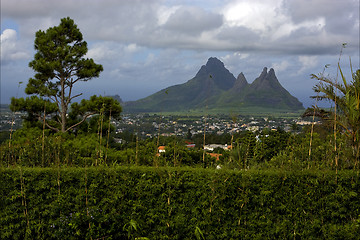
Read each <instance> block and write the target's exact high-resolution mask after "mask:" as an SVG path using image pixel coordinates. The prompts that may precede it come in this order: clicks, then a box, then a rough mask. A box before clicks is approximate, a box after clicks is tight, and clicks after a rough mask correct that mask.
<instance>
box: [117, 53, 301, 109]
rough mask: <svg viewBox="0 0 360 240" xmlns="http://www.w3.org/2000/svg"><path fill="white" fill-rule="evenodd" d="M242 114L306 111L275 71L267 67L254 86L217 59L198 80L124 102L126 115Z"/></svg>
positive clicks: (204, 67)
mask: <svg viewBox="0 0 360 240" xmlns="http://www.w3.org/2000/svg"><path fill="white" fill-rule="evenodd" d="M205 109H207V111H209V112H211V111H214V112H223V113H225V112H229V111H230V112H242V111H251V110H256V111H263V112H272V111H274V110H275V111H287V112H293V111H298V110H302V109H304V107H303V105H302V103H301V102H299V100H298V99H297V98H296V97H294V96H292V95H291V94H290V93H289V92H288V91H287V90H286V89H285V88H283V87H282V86H281V84H280V82H279V81H278V79H277V77H276V75H275V71H274V69H272V68H271V69H270V70H269V71H268V69H267V68H266V67H265V68H264V69H263V71H262V72H261V74H260V76H259V77H258V78H256V79H255V80H254V81H253V82H252V83H251V84H249V83H248V81H247V80H246V78H245V76H244V74H243V73H240V74H239V75H238V77H237V78H235V77H234V75H233V74H232V73H231V72H230V71H229V70H228V69H226V68H225V66H224V63H223V62H221V61H220V60H219V59H217V58H215V57H211V58H209V59H208V61H207V63H206V65H203V66H202V67H201V68H200V70H199V71H198V72H197V74H196V75H195V77H193V78H192V79H190V80H188V81H187V82H186V83H183V84H179V85H174V86H171V87H168V88H165V89H163V90H160V91H159V92H156V93H154V94H152V95H150V96H148V97H146V98H143V99H140V100H137V101H131V102H126V103H124V111H125V112H183V111H204V110H205Z"/></svg>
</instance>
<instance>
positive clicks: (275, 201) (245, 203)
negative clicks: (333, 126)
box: [0, 167, 360, 239]
mask: <svg viewBox="0 0 360 240" xmlns="http://www.w3.org/2000/svg"><path fill="white" fill-rule="evenodd" d="M359 194H360V178H359V173H358V172H354V171H340V172H339V173H338V175H337V176H336V174H335V172H333V171H320V172H318V171H316V172H315V171H301V172H296V171H285V172H284V171H274V170H271V171H228V170H222V169H221V170H211V169H199V168H197V169H195V168H152V167H151V168H145V167H117V168H103V167H97V168H94V167H92V168H57V167H54V168H22V167H20V168H1V169H0V212H1V213H2V214H1V215H0V226H1V227H0V233H1V234H0V236H1V239H9V238H12V239H102V238H103V239H127V238H129V239H134V238H136V237H147V238H149V239H195V238H196V235H195V234H197V235H198V236H202V237H204V238H205V239H310V238H316V239H358V237H359V235H358V233H359V231H360V209H359V205H360V198H359ZM138 239H139V238H138Z"/></svg>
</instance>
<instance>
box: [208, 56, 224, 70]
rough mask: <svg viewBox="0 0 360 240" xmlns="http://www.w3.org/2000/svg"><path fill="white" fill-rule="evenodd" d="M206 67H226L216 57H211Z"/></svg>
mask: <svg viewBox="0 0 360 240" xmlns="http://www.w3.org/2000/svg"><path fill="white" fill-rule="evenodd" d="M206 67H208V68H213V67H220V68H225V65H224V63H223V62H222V61H220V60H219V59H217V58H216V57H210V58H209V59H208V61H207V63H206Z"/></svg>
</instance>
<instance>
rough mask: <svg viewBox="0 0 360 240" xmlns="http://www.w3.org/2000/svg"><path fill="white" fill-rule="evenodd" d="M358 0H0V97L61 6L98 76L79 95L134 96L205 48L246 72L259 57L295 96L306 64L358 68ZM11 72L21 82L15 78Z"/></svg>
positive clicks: (306, 86) (256, 66) (199, 61)
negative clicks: (98, 68) (96, 66)
mask: <svg viewBox="0 0 360 240" xmlns="http://www.w3.org/2000/svg"><path fill="white" fill-rule="evenodd" d="M359 10H360V7H359V0H181V1H180V0H76V1H75V0H62V1H58V0H1V103H9V102H10V97H12V96H19V97H22V96H25V94H24V88H25V85H26V83H27V81H28V79H29V78H30V77H32V76H33V75H34V72H33V71H32V70H31V69H30V68H29V67H28V63H29V61H31V60H32V59H33V56H34V53H35V52H34V47H33V45H34V38H35V33H36V31H38V30H39V29H41V30H46V29H47V28H49V27H52V26H57V25H59V23H60V19H61V18H63V17H67V16H69V17H70V18H72V19H74V21H75V23H76V24H77V25H78V27H79V28H80V31H81V32H82V33H83V37H84V40H86V41H87V42H88V46H89V51H88V53H87V57H91V58H93V59H94V60H95V61H96V62H97V63H100V64H102V65H103V67H104V71H103V72H102V73H101V76H100V78H97V79H93V80H91V81H89V82H86V83H79V84H78V85H77V86H76V90H77V91H78V92H83V93H84V95H83V96H85V97H89V96H91V95H94V94H98V95H100V94H101V95H115V94H118V95H120V97H121V98H122V99H123V100H124V101H129V100H137V99H140V98H143V97H146V96H148V95H150V94H152V93H155V92H157V91H159V90H161V89H163V88H166V87H168V86H172V85H175V84H181V83H184V82H186V81H187V80H189V79H191V78H192V77H194V76H195V74H196V73H197V71H198V70H199V69H200V67H201V65H204V64H206V62H207V59H208V58H209V57H217V58H219V59H220V60H222V61H223V62H224V64H225V67H226V68H228V69H229V70H230V72H232V73H233V74H234V76H235V77H237V75H238V74H239V73H240V72H243V73H244V75H245V77H246V78H247V80H248V82H252V81H253V80H254V79H255V78H256V77H258V76H259V74H260V73H261V71H262V69H263V68H264V67H268V68H271V67H272V68H274V70H275V73H276V75H277V77H278V79H279V81H280V83H281V84H282V85H283V86H284V87H285V88H286V89H287V90H288V91H289V92H290V93H291V94H293V95H294V96H296V97H297V98H298V99H299V100H300V101H302V102H303V103H304V105H305V106H308V105H310V104H313V102H312V100H310V99H309V96H310V95H313V91H312V87H313V85H314V84H315V83H316V81H315V80H314V79H310V77H309V75H310V74H311V73H315V74H316V73H319V72H321V71H322V70H323V68H324V66H325V65H326V64H330V67H329V68H328V69H326V74H329V76H330V77H331V78H334V79H335V78H336V66H337V62H338V60H339V53H340V50H341V46H342V44H343V43H347V47H346V48H345V49H343V52H342V56H341V65H342V66H343V70H344V71H345V72H347V73H348V74H350V67H349V66H350V64H349V58H351V61H352V65H353V68H354V69H357V68H359V51H360V50H359V35H360V33H359ZM19 82H24V83H23V84H21V85H20V87H19Z"/></svg>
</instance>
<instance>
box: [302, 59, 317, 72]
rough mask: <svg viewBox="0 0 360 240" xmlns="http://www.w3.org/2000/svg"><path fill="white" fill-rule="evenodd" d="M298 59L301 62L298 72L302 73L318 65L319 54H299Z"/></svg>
mask: <svg viewBox="0 0 360 240" xmlns="http://www.w3.org/2000/svg"><path fill="white" fill-rule="evenodd" d="M298 61H299V62H300V64H301V67H300V69H299V70H298V72H297V74H301V73H303V72H305V71H306V70H308V69H311V68H314V67H316V66H317V64H318V57H317V56H299V57H298Z"/></svg>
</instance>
